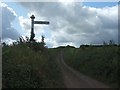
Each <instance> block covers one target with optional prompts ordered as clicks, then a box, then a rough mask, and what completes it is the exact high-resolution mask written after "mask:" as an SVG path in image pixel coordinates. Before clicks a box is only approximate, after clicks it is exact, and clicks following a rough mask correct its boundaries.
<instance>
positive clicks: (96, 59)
mask: <svg viewBox="0 0 120 90" xmlns="http://www.w3.org/2000/svg"><path fill="white" fill-rule="evenodd" d="M118 48H119V47H118V46H100V47H96V46H88V47H81V48H77V49H76V48H70V47H69V48H65V49H64V59H65V62H66V63H67V64H68V65H69V66H71V67H73V68H74V69H76V70H78V71H80V72H81V73H84V74H86V75H88V76H90V77H93V78H95V79H98V80H100V81H102V82H104V83H107V84H109V85H112V86H113V87H118V81H119V80H118V79H119V78H118V77H119V76H118V69H119V68H118V67H119V66H118V60H119V59H118V53H119V52H120V51H119V50H118ZM119 49H120V48H119Z"/></svg>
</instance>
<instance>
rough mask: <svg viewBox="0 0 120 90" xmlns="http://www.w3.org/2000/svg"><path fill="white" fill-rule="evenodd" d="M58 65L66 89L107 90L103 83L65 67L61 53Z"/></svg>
mask: <svg viewBox="0 0 120 90" xmlns="http://www.w3.org/2000/svg"><path fill="white" fill-rule="evenodd" d="M59 65H60V67H61V70H62V74H63V78H64V84H65V86H66V88H109V87H108V86H106V85H104V84H103V83H101V82H99V81H97V80H94V79H92V78H90V77H87V76H85V75H83V74H81V73H79V72H78V71H76V70H74V69H72V68H71V67H69V66H68V65H66V64H65V62H64V59H63V53H62V52H61V53H60V55H59Z"/></svg>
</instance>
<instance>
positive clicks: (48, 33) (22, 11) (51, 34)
mask: <svg viewBox="0 0 120 90" xmlns="http://www.w3.org/2000/svg"><path fill="white" fill-rule="evenodd" d="M5 4H7V5H8V7H10V8H12V9H13V10H14V11H15V12H16V14H17V17H16V18H15V19H14V21H12V22H11V23H12V25H13V27H14V28H15V29H16V30H18V32H19V33H20V34H21V35H25V34H24V30H23V27H22V26H21V25H20V23H26V22H20V21H19V17H21V16H22V17H23V18H21V19H23V21H24V20H27V19H30V18H29V17H28V13H29V14H30V13H31V11H32V10H35V9H37V8H39V7H41V6H42V5H41V6H40V5H38V4H36V5H34V4H33V7H29V5H27V3H26V4H21V3H16V2H5ZM70 5H72V4H70ZM82 5H83V6H87V7H93V8H95V9H94V10H96V11H95V12H97V13H98V14H99V16H100V17H99V19H102V18H105V17H106V16H103V15H105V14H104V13H106V10H105V12H103V11H104V10H103V11H102V8H103V9H104V8H105V7H109V8H107V9H108V10H113V9H112V7H114V6H116V5H118V3H117V2H84V3H83V4H82ZM48 6H49V5H48ZM53 6H54V4H53V5H52V6H51V7H49V8H50V10H52V11H50V13H55V14H56V12H57V11H56V10H55V8H54V7H53ZM74 7H79V6H74ZM46 8H47V5H46V7H44V6H43V7H42V8H41V9H40V11H41V12H43V10H44V9H45V10H47V9H48V8H47V9H46ZM64 8H65V7H64ZM67 8H69V6H66V8H65V9H66V10H68V9H67ZM79 8H80V7H79ZM97 8H99V9H101V12H103V15H101V13H100V12H99V11H100V10H97ZM69 9H71V11H73V9H72V8H71V7H70V8H69ZM91 9H92V8H91ZM91 9H90V10H89V8H86V10H88V11H89V13H87V11H86V13H85V14H91V13H94V10H93V12H91ZM105 9H106V8H105ZM30 10H31V11H30ZM58 10H59V11H60V12H62V11H64V9H63V8H62V9H61V8H58ZM61 10H62V11H61ZM113 11H114V10H113ZM113 11H111V12H113ZM36 12H37V13H36V15H37V16H38V15H39V14H40V15H41V17H42V18H46V20H47V19H48V20H51V19H50V18H52V17H54V15H53V16H51V17H50V18H48V17H49V16H50V15H51V14H50V15H49V16H47V15H45V16H44V14H46V13H47V14H49V13H48V11H46V12H45V11H44V12H43V15H42V14H41V12H39V11H36ZM80 12H81V11H80ZM83 12H85V11H83ZM109 12H110V11H109ZM76 13H79V12H76ZM66 14H67V12H66ZM98 14H97V15H98ZM56 15H58V16H55V19H56V20H57V19H58V18H61V17H62V16H63V15H62V14H61V15H59V14H56ZM86 16H87V15H86ZM38 17H39V16H38ZM68 17H70V18H71V16H69V13H68ZM68 17H65V18H64V20H66V21H65V22H68V21H69V20H70V19H69V18H68ZM75 17H76V16H72V19H74V20H76V19H75ZM111 17H112V16H110V18H111ZM62 18H63V17H62ZM93 18H95V17H93ZM90 19H91V18H89V19H88V20H87V23H92V22H94V20H93V21H90ZM108 19H109V18H108ZM37 20H38V19H37ZM39 20H40V19H39ZM64 20H63V21H64ZM96 20H97V19H96ZM96 20H95V21H96ZM110 20H112V19H110ZM21 21H22V20H21ZM83 21H84V20H83ZM88 21H90V22H88ZM101 21H102V22H103V23H104V22H105V21H104V20H101ZM57 22H58V24H59V25H58V24H56V23H54V22H53V20H51V24H50V25H51V26H50V27H52V28H49V27H46V26H43V27H40V28H42V29H45V30H44V32H43V33H42V32H38V31H36V32H37V35H38V36H36V37H41V34H43V35H44V36H45V37H46V41H48V46H51V47H52V46H57V45H67V44H69V43H70V45H76V46H77V45H79V44H80V43H81V44H84V43H86V42H87V41H90V40H87V39H85V40H83V41H81V42H80V41H79V42H78V43H76V42H70V40H68V39H66V38H65V36H66V35H68V36H69V35H70V34H68V32H70V31H72V29H71V28H69V27H67V24H66V23H65V22H63V23H65V24H66V26H65V27H62V26H63V25H62V23H61V22H62V21H61V22H59V21H57ZM85 22H86V20H85ZM102 22H101V23H102ZM68 23H70V22H68ZM52 25H56V26H52ZM57 25H58V27H57ZM61 25H62V26H61ZM81 25H82V23H81ZM81 25H80V26H81ZM90 25H92V24H90ZM59 26H60V27H59ZM68 26H69V25H68ZM71 26H73V24H72V23H71ZM96 26H97V25H96ZM35 27H36V28H39V27H37V26H35ZM56 27H57V28H56ZM73 27H74V26H73ZM88 27H89V26H88ZM74 28H76V27H74ZM74 28H73V29H74ZM81 28H83V27H81ZM100 28H103V27H102V26H101V27H100ZM52 29H53V30H52ZM59 29H62V30H64V31H57V30H59ZM69 29H70V30H69ZM84 29H85V30H86V28H85V27H84V28H83V30H84ZM106 30H107V29H106ZM106 30H105V32H106ZM76 31H77V30H76ZM81 31H82V30H81ZM81 31H79V32H81ZM109 31H110V30H109ZM27 32H28V33H30V29H29V31H27ZM111 32H112V31H111ZM62 33H63V35H62ZM82 33H83V34H84V33H86V34H85V35H87V32H82ZM100 33H101V32H100ZM109 33H110V32H109ZM64 34H65V35H64ZM60 35H61V36H60ZM75 35H77V33H76V34H75ZM80 35H81V38H83V37H85V36H82V34H80ZM58 36H59V37H61V38H64V39H65V40H67V41H66V42H67V43H64V42H65V41H64V39H62V40H60V39H59V38H58ZM100 37H101V36H100ZM104 37H105V36H104ZM114 37H115V35H113V37H112V38H113V39H114ZM55 38H56V39H55ZM69 38H71V40H72V39H73V40H75V39H74V37H71V36H69ZM76 38H77V36H76ZM85 38H86V37H85ZM105 38H107V37H105ZM110 39H111V38H110ZM54 40H55V41H54ZM106 40H108V38H107V39H106ZM85 41H86V42H85ZM92 42H96V41H95V40H93V41H92V40H91V42H88V43H92ZM53 43H54V45H52V44H53Z"/></svg>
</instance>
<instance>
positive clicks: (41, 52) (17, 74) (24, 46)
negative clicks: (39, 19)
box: [2, 39, 64, 88]
mask: <svg viewBox="0 0 120 90" xmlns="http://www.w3.org/2000/svg"><path fill="white" fill-rule="evenodd" d="M44 45H45V44H44V43H42V42H40V43H38V42H32V43H29V42H27V41H26V42H23V40H22V39H20V40H19V41H18V43H14V44H13V46H8V45H5V46H3V48H2V52H3V53H2V70H3V73H2V86H3V88H59V87H64V84H63V78H62V75H61V72H60V68H59V67H58V63H57V61H56V53H55V52H54V51H53V50H52V49H48V48H45V46H44ZM51 50H52V52H51Z"/></svg>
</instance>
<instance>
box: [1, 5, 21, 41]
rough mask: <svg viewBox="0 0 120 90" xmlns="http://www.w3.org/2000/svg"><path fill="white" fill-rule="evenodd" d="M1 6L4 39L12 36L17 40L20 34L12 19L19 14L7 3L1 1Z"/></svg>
mask: <svg viewBox="0 0 120 90" xmlns="http://www.w3.org/2000/svg"><path fill="white" fill-rule="evenodd" d="M0 7H1V9H2V39H5V38H10V39H13V40H16V39H17V38H18V37H19V36H20V34H19V33H18V31H17V30H16V29H14V27H12V21H13V20H14V19H15V18H16V17H17V14H16V13H15V11H14V10H13V9H12V8H10V7H8V6H7V5H6V4H5V3H0Z"/></svg>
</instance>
